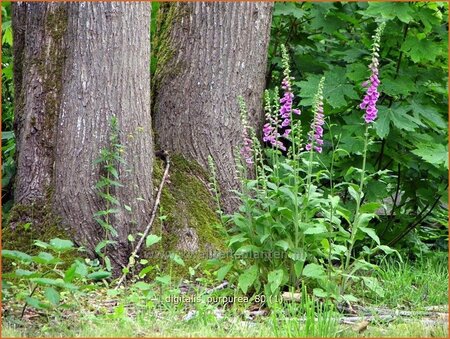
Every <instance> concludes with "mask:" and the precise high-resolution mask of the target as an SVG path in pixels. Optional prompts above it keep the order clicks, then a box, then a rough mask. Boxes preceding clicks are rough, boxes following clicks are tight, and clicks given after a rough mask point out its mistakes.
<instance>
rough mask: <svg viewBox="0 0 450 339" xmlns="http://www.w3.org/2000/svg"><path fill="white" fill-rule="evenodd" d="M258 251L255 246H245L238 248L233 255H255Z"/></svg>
mask: <svg viewBox="0 0 450 339" xmlns="http://www.w3.org/2000/svg"><path fill="white" fill-rule="evenodd" d="M259 250H260V248H259V247H257V246H255V245H245V246H242V247H239V248H238V249H237V251H236V252H235V255H236V256H240V255H243V254H246V253H251V252H253V253H257V252H259Z"/></svg>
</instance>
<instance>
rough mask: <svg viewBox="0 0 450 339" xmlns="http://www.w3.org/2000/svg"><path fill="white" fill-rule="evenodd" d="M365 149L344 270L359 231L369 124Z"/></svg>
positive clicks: (348, 263)
mask: <svg viewBox="0 0 450 339" xmlns="http://www.w3.org/2000/svg"><path fill="white" fill-rule="evenodd" d="M364 136H365V138H364V150H363V163H362V169H361V179H360V183H359V192H358V195H359V199H358V200H356V209H355V218H354V219H353V223H352V234H351V238H350V246H349V247H348V251H347V258H346V261H345V266H344V271H345V270H347V268H348V267H349V265H350V257H351V254H352V250H353V246H354V245H355V238H356V234H357V233H358V227H357V225H358V220H359V217H360V215H359V209H360V207H361V201H362V191H363V187H364V180H365V174H366V160H367V146H368V144H369V124H366V131H365V133H364ZM346 281H347V280H344V281H343V283H342V290H344V288H345V283H346Z"/></svg>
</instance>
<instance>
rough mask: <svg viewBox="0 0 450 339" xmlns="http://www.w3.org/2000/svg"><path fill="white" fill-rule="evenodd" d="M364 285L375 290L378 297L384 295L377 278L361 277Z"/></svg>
mask: <svg viewBox="0 0 450 339" xmlns="http://www.w3.org/2000/svg"><path fill="white" fill-rule="evenodd" d="M361 278H362V280H363V281H364V285H366V286H367V287H368V288H369V289H370V290H371V291H373V292H375V293H376V294H377V295H378V296H379V297H381V298H383V297H384V290H383V288H382V287H381V286H380V284H379V282H378V280H377V279H376V278H373V277H361Z"/></svg>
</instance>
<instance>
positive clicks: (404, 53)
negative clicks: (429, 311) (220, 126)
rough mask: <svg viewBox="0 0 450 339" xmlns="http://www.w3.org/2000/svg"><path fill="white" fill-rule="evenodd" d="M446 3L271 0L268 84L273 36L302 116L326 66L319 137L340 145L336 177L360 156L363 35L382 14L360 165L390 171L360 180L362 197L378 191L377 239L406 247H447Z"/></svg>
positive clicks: (274, 60) (366, 53)
mask: <svg viewBox="0 0 450 339" xmlns="http://www.w3.org/2000/svg"><path fill="white" fill-rule="evenodd" d="M447 11H448V5H447V3H436V2H427V3H424V2H415V3H378V2H373V3H363V2H352V3H337V2H336V3H310V2H302V3H294V2H289V3H282V2H280V3H276V4H275V9H274V18H273V23H272V32H271V44H270V50H269V53H270V60H269V69H268V74H267V83H268V87H269V88H274V87H275V86H279V84H280V82H281V70H282V65H281V50H280V45H281V44H285V45H286V46H287V47H288V50H289V53H290V56H291V60H292V62H291V63H292V74H293V76H294V77H295V82H294V93H295V94H296V97H297V98H296V100H297V101H298V100H299V104H300V107H301V108H302V110H303V111H304V112H303V115H305V117H304V120H303V121H309V119H310V117H311V116H310V115H308V113H310V112H308V111H310V108H311V104H312V98H313V96H314V94H315V91H316V88H317V84H318V81H319V79H320V77H321V76H322V75H325V77H326V80H325V88H324V99H325V112H326V115H328V116H329V119H330V121H331V123H332V124H333V125H332V128H331V130H330V129H329V128H328V129H326V132H325V134H326V135H325V142H326V145H328V147H330V146H331V138H334V143H336V141H337V139H340V143H339V147H340V148H343V149H345V150H346V151H347V152H348V153H349V154H348V155H347V154H345V153H342V154H343V155H342V157H341V158H340V159H339V161H338V162H337V163H336V175H337V176H338V178H337V181H339V177H340V178H345V179H347V180H348V179H349V178H350V177H351V176H352V175H354V176H356V175H357V173H356V172H354V171H353V172H352V170H351V169H352V167H353V166H355V167H357V166H358V165H359V163H360V161H361V156H359V155H360V154H361V151H362V148H363V139H362V137H361V136H362V134H363V131H362V127H361V122H362V115H363V111H362V110H360V109H359V108H358V105H359V103H360V101H361V99H362V97H363V88H362V86H361V83H362V82H363V81H365V80H367V78H368V76H369V70H368V64H369V63H370V47H371V40H372V39H371V35H372V34H374V32H375V29H376V27H377V22H380V21H386V22H387V25H386V28H385V30H384V34H383V36H382V39H381V52H380V80H381V85H380V88H379V90H380V92H381V96H380V99H379V103H378V106H379V107H378V108H379V113H378V119H377V121H376V123H375V129H374V134H375V135H374V136H375V138H376V139H375V140H376V142H375V143H374V144H373V145H371V146H370V148H369V154H368V159H369V160H368V165H369V168H368V169H369V171H377V170H390V171H391V172H390V176H389V177H390V180H388V181H385V182H383V181H381V180H373V181H372V182H370V183H369V185H368V188H367V189H368V192H367V195H366V199H367V200H368V201H376V200H380V199H384V201H385V203H386V205H387V207H388V208H387V211H384V212H382V214H383V215H382V216H381V218H380V223H379V224H378V225H377V227H376V229H377V230H378V233H379V235H380V237H382V238H383V241H384V242H385V243H389V244H391V245H397V247H405V248H407V249H410V250H412V251H411V253H415V254H419V253H422V252H427V251H429V249H430V248H437V247H438V248H442V247H443V248H446V246H447V235H448V231H447V207H446V205H447V187H448V180H447V169H448V148H447V143H448V134H447V125H448V118H447V112H448V97H447V75H448V67H447V64H448V62H447V58H448V55H447V50H448V20H447V18H448V14H447ZM304 130H305V132H306V131H307V130H308V128H307V126H304ZM327 141H328V143H327ZM330 153H331V152H329V153H328V154H330ZM324 154H325V156H324V158H325V163H326V164H329V163H330V159H329V158H327V157H326V154H327V151H326V150H325V151H324ZM391 206H392V207H391Z"/></svg>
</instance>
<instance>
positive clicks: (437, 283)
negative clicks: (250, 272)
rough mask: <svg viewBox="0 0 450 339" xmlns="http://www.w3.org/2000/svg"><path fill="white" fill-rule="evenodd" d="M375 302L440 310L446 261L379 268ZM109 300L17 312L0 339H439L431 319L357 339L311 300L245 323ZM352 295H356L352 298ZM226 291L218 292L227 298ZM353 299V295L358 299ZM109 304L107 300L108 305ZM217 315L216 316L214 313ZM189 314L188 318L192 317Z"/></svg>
mask: <svg viewBox="0 0 450 339" xmlns="http://www.w3.org/2000/svg"><path fill="white" fill-rule="evenodd" d="M381 277H382V287H383V289H384V291H385V295H384V297H383V298H379V297H376V296H374V295H372V294H369V293H366V294H362V298H361V303H362V304H363V305H364V307H365V308H371V307H373V308H374V309H376V308H381V307H384V308H390V309H391V310H392V311H395V310H400V309H401V310H405V309H409V310H411V311H418V310H423V308H424V307H426V306H436V305H446V304H448V294H447V293H448V266H447V255H442V256H435V257H433V258H430V259H422V260H419V261H417V262H414V263H413V262H405V263H395V262H385V263H384V264H383V265H382V273H381ZM126 292H127V293H126V294H122V295H119V296H115V298H116V299H117V304H113V305H109V306H101V305H100V304H101V303H102V300H103V301H105V299H108V296H107V293H106V291H95V292H92V293H91V294H86V295H85V296H84V297H81V298H80V300H78V302H79V304H80V305H81V309H80V307H78V308H75V307H72V308H70V309H68V310H61V311H60V313H59V314H58V315H57V314H56V313H55V312H52V313H50V314H49V315H47V316H39V315H36V314H35V315H36V316H35V317H33V318H29V319H24V320H19V319H18V318H17V312H12V313H11V312H10V313H9V315H7V316H6V317H4V319H3V326H2V335H1V337H2V338H9V337H361V336H364V337H447V336H448V325H447V323H446V322H444V321H441V322H434V323H433V324H430V322H433V321H434V320H436V319H434V320H433V319H430V317H426V318H420V317H415V318H408V319H396V320H394V321H392V322H390V323H386V322H383V321H381V320H380V321H379V322H378V323H375V324H373V323H372V324H369V326H368V327H367V329H366V330H365V331H364V332H363V333H359V332H358V331H357V330H356V329H355V328H354V327H355V326H354V325H346V324H341V323H339V320H340V319H341V317H342V316H341V315H339V314H338V313H337V312H336V311H335V310H334V307H333V306H332V305H328V306H327V305H324V304H323V303H322V304H321V303H319V302H318V301H314V300H312V299H307V300H304V302H303V303H301V304H298V303H297V304H292V303H286V304H284V305H280V304H279V305H277V306H276V307H275V308H274V309H272V311H271V313H270V314H268V315H264V316H258V317H256V318H254V319H249V317H248V311H247V310H249V309H250V308H251V307H252V306H254V305H252V303H251V302H248V303H240V304H239V303H235V304H233V305H225V306H221V307H218V306H217V305H214V304H210V303H206V302H196V303H185V304H182V303H180V304H174V303H171V302H167V301H166V300H164V298H165V297H166V296H167V295H170V294H171V293H173V290H167V291H166V292H165V293H166V294H163V295H162V296H161V299H159V301H156V302H152V301H151V300H152V299H151V296H152V294H147V292H146V291H141V290H138V289H135V290H128V291H126ZM355 292H356V291H355ZM233 293H234V291H233V290H231V289H229V290H228V291H220V295H226V294H228V295H230V294H231V295H233ZM360 294H361V293H360ZM109 299H111V296H110V297H109ZM219 310H220V311H219ZM194 312H195V313H194ZM187 315H189V316H187Z"/></svg>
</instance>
